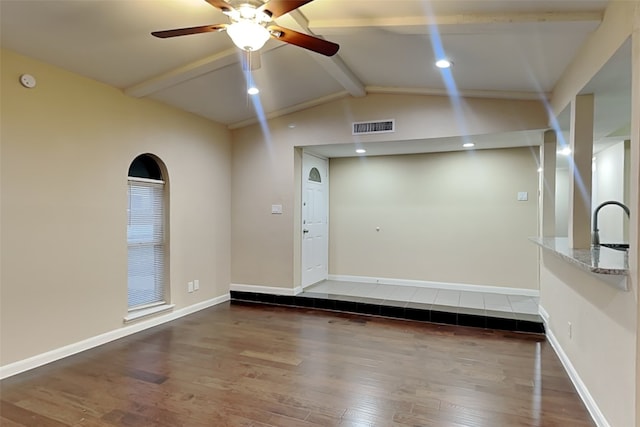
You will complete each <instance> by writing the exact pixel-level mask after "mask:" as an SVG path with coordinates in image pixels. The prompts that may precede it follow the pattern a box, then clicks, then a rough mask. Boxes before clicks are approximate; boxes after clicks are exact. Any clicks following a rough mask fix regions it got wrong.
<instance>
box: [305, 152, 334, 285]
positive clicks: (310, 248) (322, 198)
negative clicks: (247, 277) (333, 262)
mask: <svg viewBox="0 0 640 427" xmlns="http://www.w3.org/2000/svg"><path fill="white" fill-rule="evenodd" d="M328 172H329V162H328V160H327V159H321V158H319V157H316V156H313V155H311V154H307V153H304V155H303V157H302V287H305V286H309V285H312V284H314V283H318V282H320V281H322V280H325V279H326V278H327V275H328V273H329V267H328V264H329V236H328V234H329V209H328V205H329V197H328V196H329V186H328V178H329V174H328Z"/></svg>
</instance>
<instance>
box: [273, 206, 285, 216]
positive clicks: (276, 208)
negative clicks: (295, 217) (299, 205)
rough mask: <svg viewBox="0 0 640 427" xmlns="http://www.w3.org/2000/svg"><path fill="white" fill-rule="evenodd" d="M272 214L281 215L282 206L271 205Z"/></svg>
mask: <svg viewBox="0 0 640 427" xmlns="http://www.w3.org/2000/svg"><path fill="white" fill-rule="evenodd" d="M271 213H272V214H274V215H281V214H282V205H271Z"/></svg>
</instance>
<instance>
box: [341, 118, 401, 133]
mask: <svg viewBox="0 0 640 427" xmlns="http://www.w3.org/2000/svg"><path fill="white" fill-rule="evenodd" d="M352 130H353V132H352V134H353V135H366V134H371V133H389V132H395V131H396V121H395V120H394V119H390V120H378V121H375V122H354V123H353V127H352Z"/></svg>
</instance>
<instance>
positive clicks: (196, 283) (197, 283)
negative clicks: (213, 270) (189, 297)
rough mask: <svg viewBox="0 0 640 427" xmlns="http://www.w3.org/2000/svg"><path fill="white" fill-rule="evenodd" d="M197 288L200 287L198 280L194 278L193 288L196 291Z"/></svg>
mask: <svg viewBox="0 0 640 427" xmlns="http://www.w3.org/2000/svg"><path fill="white" fill-rule="evenodd" d="M198 289H200V280H198V279H196V280H194V281H193V290H194V291H197V290H198Z"/></svg>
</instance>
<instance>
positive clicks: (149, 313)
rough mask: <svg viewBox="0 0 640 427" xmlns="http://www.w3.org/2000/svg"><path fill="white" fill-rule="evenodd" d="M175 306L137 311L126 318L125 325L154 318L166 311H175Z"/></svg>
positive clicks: (167, 305)
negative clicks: (149, 317) (145, 318)
mask: <svg viewBox="0 0 640 427" xmlns="http://www.w3.org/2000/svg"><path fill="white" fill-rule="evenodd" d="M175 306H176V305H175V304H163V305H157V306H155V307H149V308H143V309H141V310H135V311H132V312H130V313H129V314H127V315H126V316H124V323H130V322H135V321H136V320H139V319H142V318H143V317H147V316H152V315H154V314H158V313H162V312H165V311H169V310H173V307H175Z"/></svg>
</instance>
